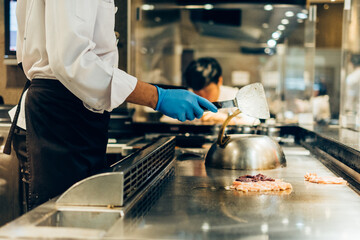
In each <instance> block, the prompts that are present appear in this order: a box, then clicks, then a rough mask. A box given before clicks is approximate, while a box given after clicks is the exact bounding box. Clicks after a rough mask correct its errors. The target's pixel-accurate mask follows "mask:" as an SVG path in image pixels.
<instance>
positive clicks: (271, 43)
mask: <svg viewBox="0 0 360 240" xmlns="http://www.w3.org/2000/svg"><path fill="white" fill-rule="evenodd" d="M267 45H268V46H269V47H271V48H272V47H275V46H276V41H275V40H274V39H270V40H269V41H267Z"/></svg>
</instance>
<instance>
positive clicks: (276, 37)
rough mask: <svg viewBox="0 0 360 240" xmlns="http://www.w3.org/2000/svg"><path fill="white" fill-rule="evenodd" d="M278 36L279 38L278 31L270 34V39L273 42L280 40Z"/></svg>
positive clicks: (279, 33)
mask: <svg viewBox="0 0 360 240" xmlns="http://www.w3.org/2000/svg"><path fill="white" fill-rule="evenodd" d="M280 36H281V32H279V31H276V32H273V33H272V34H271V37H272V38H273V39H275V40H278V39H279V38H280Z"/></svg>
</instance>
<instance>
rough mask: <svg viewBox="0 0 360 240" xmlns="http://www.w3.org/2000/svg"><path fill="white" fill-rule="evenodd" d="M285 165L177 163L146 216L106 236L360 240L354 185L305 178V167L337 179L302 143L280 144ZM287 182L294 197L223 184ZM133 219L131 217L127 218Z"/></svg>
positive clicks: (359, 209) (359, 198)
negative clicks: (253, 167)
mask: <svg viewBox="0 0 360 240" xmlns="http://www.w3.org/2000/svg"><path fill="white" fill-rule="evenodd" d="M283 149H284V152H285V156H286V159H287V167H285V168H280V169H274V170H263V171H239V170H224V169H212V168H206V167H205V165H204V160H202V159H199V158H198V159H196V158H194V159H189V160H186V161H178V162H177V166H176V174H175V177H174V179H173V180H172V181H170V182H169V183H168V184H167V185H166V186H165V189H164V190H163V193H162V195H161V196H160V198H159V199H158V200H157V201H156V202H155V203H154V205H153V206H152V208H151V209H150V211H149V212H148V213H147V214H146V215H145V216H143V217H142V221H141V222H140V223H139V224H138V225H136V226H135V227H134V226H133V227H132V228H131V230H128V231H127V230H126V228H125V230H124V229H121V232H120V230H119V231H116V230H115V231H112V232H111V233H110V232H108V233H107V234H106V236H105V239H106V238H109V239H110V238H113V237H116V238H125V239H129V238H131V239H133V238H136V239H138V238H141V239H326V240H329V239H359V236H360V196H359V195H358V194H357V193H356V192H355V191H353V190H352V189H351V188H350V187H349V186H343V185H318V184H313V183H309V182H305V181H304V177H303V176H304V174H305V173H306V172H316V173H317V174H318V175H321V176H334V174H333V173H332V172H331V171H330V170H329V169H327V168H326V167H325V166H324V165H323V164H322V163H321V162H320V161H319V160H318V159H316V158H315V157H314V156H312V155H310V154H309V153H308V151H307V150H305V149H304V148H302V147H299V146H295V147H283ZM259 172H260V173H263V174H265V175H267V176H270V177H273V178H281V179H283V180H284V181H286V182H290V183H291V184H292V186H293V191H292V192H291V193H290V194H259V193H252V194H251V193H250V194H243V193H240V192H237V191H233V190H231V191H229V190H226V189H225V188H224V187H225V186H229V185H231V183H232V181H233V180H234V179H235V178H236V177H238V176H240V175H244V174H257V173H259ZM133 220H134V219H131V218H126V217H125V219H124V221H125V222H128V223H130V222H131V221H133Z"/></svg>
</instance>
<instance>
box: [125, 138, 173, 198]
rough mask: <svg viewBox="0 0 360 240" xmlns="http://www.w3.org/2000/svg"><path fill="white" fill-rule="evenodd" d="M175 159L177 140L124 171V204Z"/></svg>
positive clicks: (159, 148) (162, 146)
mask: <svg viewBox="0 0 360 240" xmlns="http://www.w3.org/2000/svg"><path fill="white" fill-rule="evenodd" d="M174 157H175V140H174V139H172V140H171V141H169V142H166V143H165V144H163V145H161V146H160V147H158V148H157V149H155V150H154V151H152V152H151V153H149V154H147V155H146V156H145V157H143V158H142V159H141V160H140V161H138V162H136V163H135V164H133V165H131V167H129V168H128V169H126V170H125V171H124V202H125V201H126V200H128V199H129V198H130V197H131V196H132V195H133V194H134V193H135V192H137V191H138V190H139V189H141V187H142V186H143V185H144V184H146V183H147V182H149V181H150V180H151V179H152V178H153V177H154V176H156V174H157V173H159V172H160V171H161V170H163V169H164V168H165V167H166V166H167V165H168V164H169V163H170V162H171V161H172V159H173V158H174Z"/></svg>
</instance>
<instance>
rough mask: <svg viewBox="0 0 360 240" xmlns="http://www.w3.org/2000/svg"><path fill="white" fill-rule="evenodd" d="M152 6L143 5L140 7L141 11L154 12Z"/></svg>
mask: <svg viewBox="0 0 360 240" xmlns="http://www.w3.org/2000/svg"><path fill="white" fill-rule="evenodd" d="M154 8H155V7H154V5H150V4H144V5H142V6H141V9H142V10H144V11H149V10H154Z"/></svg>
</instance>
